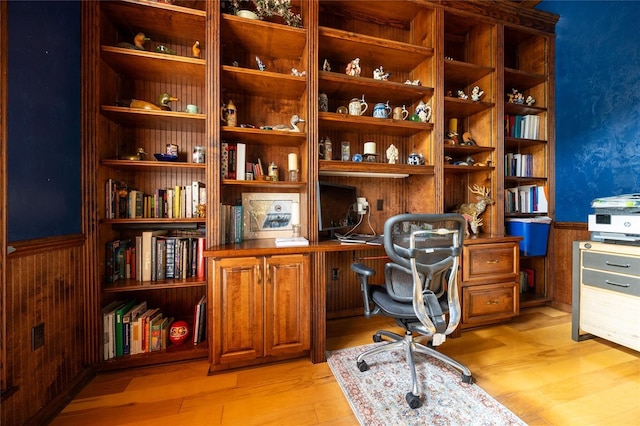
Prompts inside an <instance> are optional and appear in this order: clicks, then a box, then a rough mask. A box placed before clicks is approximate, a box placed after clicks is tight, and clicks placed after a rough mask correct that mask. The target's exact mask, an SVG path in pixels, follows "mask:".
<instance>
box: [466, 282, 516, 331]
mask: <svg viewBox="0 0 640 426" xmlns="http://www.w3.org/2000/svg"><path fill="white" fill-rule="evenodd" d="M462 304H463V306H464V309H463V311H462V322H463V324H464V325H465V326H467V327H472V326H477V325H483V324H489V323H493V322H496V321H501V320H505V319H508V318H512V317H514V316H516V315H518V312H519V306H518V286H517V284H516V283H513V282H511V283H502V284H486V285H477V286H471V287H464V288H463V289H462Z"/></svg>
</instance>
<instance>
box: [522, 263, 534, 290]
mask: <svg viewBox="0 0 640 426" xmlns="http://www.w3.org/2000/svg"><path fill="white" fill-rule="evenodd" d="M535 287H536V275H535V271H534V270H533V269H531V268H520V293H527V292H529V291H530V290H532V289H534V288H535Z"/></svg>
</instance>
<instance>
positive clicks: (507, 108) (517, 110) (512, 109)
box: [504, 102, 547, 115]
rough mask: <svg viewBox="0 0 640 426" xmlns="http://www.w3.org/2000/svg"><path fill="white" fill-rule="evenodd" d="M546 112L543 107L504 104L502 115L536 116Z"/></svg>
mask: <svg viewBox="0 0 640 426" xmlns="http://www.w3.org/2000/svg"><path fill="white" fill-rule="evenodd" d="M546 111H547V109H546V108H543V107H537V106H529V105H527V104H514V103H511V102H505V103H504V113H505V114H509V115H538V114H541V113H543V112H546Z"/></svg>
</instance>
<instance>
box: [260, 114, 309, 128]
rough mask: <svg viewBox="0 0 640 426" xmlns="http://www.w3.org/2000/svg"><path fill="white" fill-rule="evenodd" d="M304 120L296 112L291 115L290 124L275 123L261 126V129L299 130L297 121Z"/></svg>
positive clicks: (301, 121)
mask: <svg viewBox="0 0 640 426" xmlns="http://www.w3.org/2000/svg"><path fill="white" fill-rule="evenodd" d="M304 122H305V121H304V120H303V119H302V118H300V117H299V116H298V115H297V114H294V115H292V116H291V122H290V124H276V125H275V126H261V127H260V128H261V129H263V130H279V131H284V132H301V131H302V130H300V129H299V128H298V123H304Z"/></svg>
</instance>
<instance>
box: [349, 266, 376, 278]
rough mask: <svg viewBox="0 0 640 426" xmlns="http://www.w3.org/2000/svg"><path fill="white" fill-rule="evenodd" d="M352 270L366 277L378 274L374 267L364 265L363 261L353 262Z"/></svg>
mask: <svg viewBox="0 0 640 426" xmlns="http://www.w3.org/2000/svg"><path fill="white" fill-rule="evenodd" d="M351 270H352V271H354V272H355V273H356V274H359V275H360V274H362V275H364V276H365V277H372V276H374V275H375V274H376V270H375V269H373V268H369V267H368V266H366V265H363V264H362V263H352V264H351Z"/></svg>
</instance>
